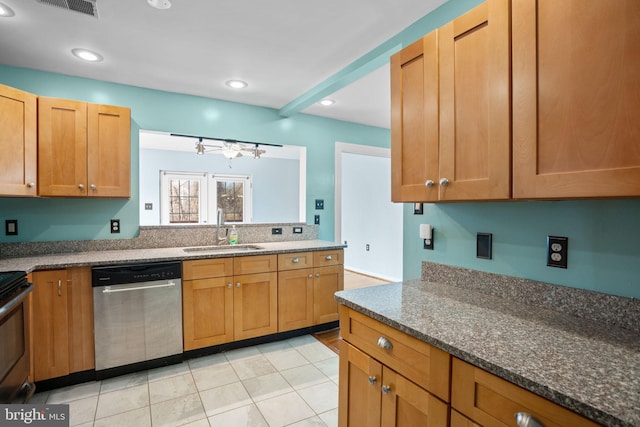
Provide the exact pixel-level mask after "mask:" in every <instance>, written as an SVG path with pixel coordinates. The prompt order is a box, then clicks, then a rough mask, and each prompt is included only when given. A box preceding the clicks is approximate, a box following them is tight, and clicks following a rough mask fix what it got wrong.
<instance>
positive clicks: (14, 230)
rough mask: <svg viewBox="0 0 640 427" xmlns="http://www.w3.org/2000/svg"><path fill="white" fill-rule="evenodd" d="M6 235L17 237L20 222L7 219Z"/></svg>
mask: <svg viewBox="0 0 640 427" xmlns="http://www.w3.org/2000/svg"><path fill="white" fill-rule="evenodd" d="M4 234H5V236H17V235H18V220H17V219H6V220H5V221H4Z"/></svg>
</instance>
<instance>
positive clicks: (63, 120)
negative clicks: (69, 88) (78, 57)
mask: <svg viewBox="0 0 640 427" xmlns="http://www.w3.org/2000/svg"><path fill="white" fill-rule="evenodd" d="M38 182H39V191H38V193H39V194H40V195H41V196H86V195H87V103H86V102H80V101H71V100H67V99H58V98H47V97H39V98H38Z"/></svg>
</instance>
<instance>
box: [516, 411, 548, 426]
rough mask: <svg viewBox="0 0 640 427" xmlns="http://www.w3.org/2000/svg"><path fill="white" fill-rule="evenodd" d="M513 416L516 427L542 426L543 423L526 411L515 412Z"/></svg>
mask: <svg viewBox="0 0 640 427" xmlns="http://www.w3.org/2000/svg"><path fill="white" fill-rule="evenodd" d="M515 417H516V424H518V427H544V424H542V423H541V422H540V421H538V420H537V419H536V417H534V416H533V415H531V414H529V413H528V412H516V414H515Z"/></svg>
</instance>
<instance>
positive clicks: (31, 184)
mask: <svg viewBox="0 0 640 427" xmlns="http://www.w3.org/2000/svg"><path fill="white" fill-rule="evenodd" d="M35 186H36V183H35V182H30V183H28V184H27V187H29V188H33V187H35Z"/></svg>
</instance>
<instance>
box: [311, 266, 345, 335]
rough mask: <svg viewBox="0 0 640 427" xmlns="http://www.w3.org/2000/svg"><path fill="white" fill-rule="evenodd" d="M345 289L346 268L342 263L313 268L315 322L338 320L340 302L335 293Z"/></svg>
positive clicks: (317, 323)
mask: <svg viewBox="0 0 640 427" xmlns="http://www.w3.org/2000/svg"><path fill="white" fill-rule="evenodd" d="M343 289H344V269H343V267H342V266H341V265H335V266H332V267H320V268H314V269H313V323H314V324H316V325H319V324H322V323H328V322H333V321H336V320H338V318H339V317H340V315H339V311H338V303H337V301H336V300H335V298H334V294H335V293H336V292H338V291H341V290H343Z"/></svg>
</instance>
